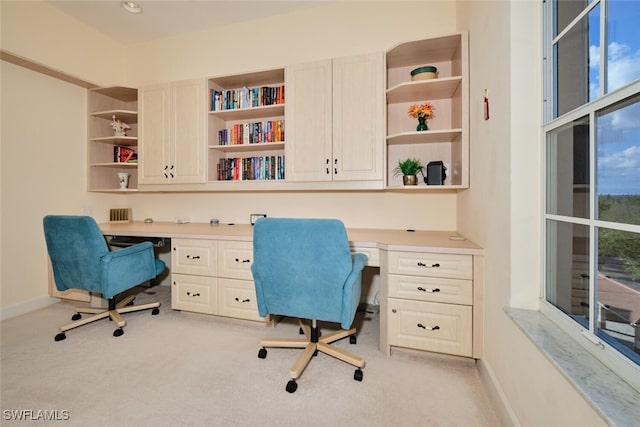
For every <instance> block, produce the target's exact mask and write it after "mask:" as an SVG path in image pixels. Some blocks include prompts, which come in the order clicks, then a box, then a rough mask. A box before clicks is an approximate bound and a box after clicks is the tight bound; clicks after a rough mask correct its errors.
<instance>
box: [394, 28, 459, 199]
mask: <svg viewBox="0 0 640 427" xmlns="http://www.w3.org/2000/svg"><path fill="white" fill-rule="evenodd" d="M386 61H387V90H386V102H387V138H386V139H387V185H386V188H387V189H391V190H400V191H416V190H425V189H428V190H462V189H465V188H468V187H469V130H468V129H469V113H468V104H469V102H468V98H469V82H468V75H469V72H468V70H469V65H468V40H467V34H466V33H458V34H453V35H448V36H442V37H435V38H430V39H425V40H416V41H411V42H407V43H402V44H400V45H398V46H396V47H394V48H392V49H390V50H389V51H388V52H387V58H386ZM425 65H432V66H435V67H437V68H438V76H437V78H435V79H431V80H416V81H412V80H411V71H412V70H414V69H415V68H418V67H421V66H425ZM426 101H429V102H431V103H432V104H433V106H434V108H435V115H434V117H433V118H432V119H430V120H429V121H428V125H429V130H427V131H420V132H418V131H416V125H417V121H416V120H415V119H413V118H411V117H410V116H409V115H408V109H409V107H410V106H411V105H412V104H421V103H424V102H426ZM406 158H416V159H418V160H420V162H421V163H422V164H423V165H424V166H425V169H426V165H427V163H429V162H431V161H438V160H440V161H442V162H443V163H444V164H445V166H446V167H447V178H446V179H445V182H444V185H438V186H434V185H430V186H428V185H426V184H425V183H424V181H423V180H422V177H421V176H419V177H418V185H416V186H404V185H402V176H396V175H395V174H394V169H395V167H396V165H397V164H398V161H400V160H404V159H406Z"/></svg>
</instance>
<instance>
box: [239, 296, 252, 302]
mask: <svg viewBox="0 0 640 427" xmlns="http://www.w3.org/2000/svg"><path fill="white" fill-rule="evenodd" d="M236 301H238V302H243V303H244V302H251V300H250V299H249V298H245V299H240V298H238V297H236Z"/></svg>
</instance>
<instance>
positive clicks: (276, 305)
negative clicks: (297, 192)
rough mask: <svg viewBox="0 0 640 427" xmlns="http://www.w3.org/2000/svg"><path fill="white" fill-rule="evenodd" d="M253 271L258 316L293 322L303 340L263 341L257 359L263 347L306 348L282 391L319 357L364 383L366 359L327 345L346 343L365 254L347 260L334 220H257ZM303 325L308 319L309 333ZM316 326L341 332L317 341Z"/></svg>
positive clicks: (353, 340)
mask: <svg viewBox="0 0 640 427" xmlns="http://www.w3.org/2000/svg"><path fill="white" fill-rule="evenodd" d="M253 257H254V262H253V264H252V266H251V271H252V273H253V279H254V282H255V288H256V298H257V302H258V311H259V313H260V316H266V315H268V314H274V315H282V316H289V317H297V318H298V319H299V322H300V333H304V334H305V335H306V338H304V339H263V340H261V341H260V345H261V346H262V348H261V349H260V350H259V351H258V357H259V358H261V359H264V358H265V357H266V356H267V350H266V347H287V348H304V351H303V352H302V354H301V355H300V357H299V358H298V360H297V361H296V362H295V363H294V365H293V366H292V367H291V371H290V374H291V380H290V381H289V382H288V383H287V386H286V390H287V391H288V392H289V393H293V392H295V391H296V389H297V387H298V386H297V384H296V379H298V378H299V377H300V375H301V374H302V371H304V369H305V367H306V366H307V364H308V363H309V361H310V360H311V357H313V356H315V355H317V352H318V351H320V352H322V353H325V354H328V355H330V356H333V357H335V358H338V359H340V360H342V361H344V362H347V363H350V364H351V365H354V366H356V368H357V369H356V371H355V373H354V376H353V378H354V379H355V380H356V381H362V369H361V368H363V367H364V364H365V362H364V359H363V358H361V357H359V356H356V355H354V354H351V353H349V352H347V351H344V350H342V349H340V348H337V347H335V346H332V345H330V343H332V342H334V341H337V340H339V339H342V338H345V337H347V336H349V337H350V342H351V343H352V344H355V343H356V336H355V334H356V329H355V328H352V327H351V325H352V323H353V320H354V317H355V313H356V309H357V307H358V303H359V302H360V293H361V288H362V269H363V268H364V265H365V263H366V262H367V257H366V255H364V254H353V255H352V254H351V252H350V249H349V241H348V239H347V233H346V230H345V227H344V225H343V224H342V222H341V221H339V220H334V219H285V218H261V219H259V220H258V221H257V222H256V224H255V227H254V232H253ZM302 319H310V320H311V327H309V326H308V325H307V324H305V323H304V322H303V321H302ZM317 321H326V322H334V323H340V325H341V326H342V328H343V330H340V331H337V332H334V333H331V334H328V335H325V336H322V337H321V336H320V332H319V329H318V325H317Z"/></svg>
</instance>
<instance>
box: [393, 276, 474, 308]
mask: <svg viewBox="0 0 640 427" xmlns="http://www.w3.org/2000/svg"><path fill="white" fill-rule="evenodd" d="M387 286H388V292H389V297H391V298H404V299H411V300H419V301H433V302H443V303H450V304H463V305H472V304H473V282H472V281H471V280H461V279H443V278H440V277H422V276H404V275H397V274H390V275H389V277H388V282H387Z"/></svg>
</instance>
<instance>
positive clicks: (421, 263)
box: [418, 261, 440, 268]
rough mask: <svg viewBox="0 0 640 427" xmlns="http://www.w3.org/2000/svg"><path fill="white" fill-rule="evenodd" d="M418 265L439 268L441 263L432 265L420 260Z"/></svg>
mask: <svg viewBox="0 0 640 427" xmlns="http://www.w3.org/2000/svg"><path fill="white" fill-rule="evenodd" d="M418 267H424V268H438V267H440V264H438V263H435V264H431V265H427V264H425V263H424V262H420V261H418Z"/></svg>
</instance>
